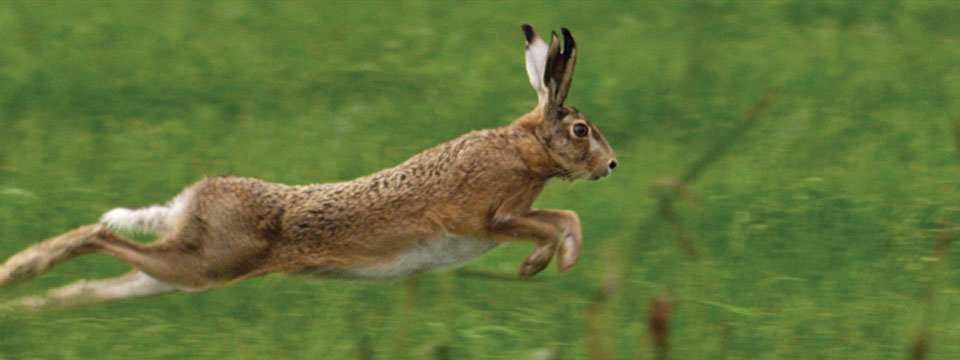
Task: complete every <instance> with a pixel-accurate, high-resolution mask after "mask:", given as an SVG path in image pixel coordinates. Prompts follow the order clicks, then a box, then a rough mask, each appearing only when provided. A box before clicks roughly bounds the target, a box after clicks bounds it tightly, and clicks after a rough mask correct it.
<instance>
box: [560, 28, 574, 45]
mask: <svg viewBox="0 0 960 360" xmlns="http://www.w3.org/2000/svg"><path fill="white" fill-rule="evenodd" d="M560 32H562V33H563V42H564V43H570V44H571V45H573V44H575V42H574V41H573V35H572V34H570V30H567V28H565V27H561V28H560Z"/></svg>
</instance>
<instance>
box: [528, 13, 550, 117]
mask: <svg viewBox="0 0 960 360" xmlns="http://www.w3.org/2000/svg"><path fill="white" fill-rule="evenodd" d="M523 35H524V36H525V37H526V39H527V46H526V50H525V53H526V58H527V76H529V77H530V85H532V86H533V89H534V90H536V91H537V97H538V98H539V103H540V104H543V103H544V102H545V101H547V97H548V93H549V90H548V89H547V84H546V83H545V82H544V79H545V77H544V70H545V69H546V67H547V43H545V42H543V39H541V38H540V35H537V31H536V30H534V29H533V26H530V24H523Z"/></svg>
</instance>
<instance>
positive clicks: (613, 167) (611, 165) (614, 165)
mask: <svg viewBox="0 0 960 360" xmlns="http://www.w3.org/2000/svg"><path fill="white" fill-rule="evenodd" d="M616 167H617V161H616V160H610V170H613V169H615V168H616Z"/></svg>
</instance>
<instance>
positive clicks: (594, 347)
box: [583, 254, 619, 360]
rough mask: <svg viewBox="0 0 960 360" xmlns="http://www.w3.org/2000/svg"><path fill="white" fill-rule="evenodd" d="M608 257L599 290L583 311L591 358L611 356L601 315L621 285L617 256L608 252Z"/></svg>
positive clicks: (604, 359) (593, 359)
mask: <svg viewBox="0 0 960 360" xmlns="http://www.w3.org/2000/svg"><path fill="white" fill-rule="evenodd" d="M606 257H607V258H608V259H611V260H608V264H610V265H609V268H608V269H607V271H606V272H605V273H604V276H603V280H602V281H601V282H600V286H599V287H598V288H597V291H596V292H594V293H593V296H591V297H590V302H589V304H588V305H587V308H586V309H585V310H584V312H583V326H584V336H585V337H586V345H587V353H588V354H589V358H590V359H591V360H606V359H610V358H611V357H610V351H608V349H607V346H606V345H605V344H604V342H605V341H606V339H607V338H608V337H607V336H606V335H605V334H604V331H603V326H602V325H601V324H602V323H603V322H602V321H601V319H600V317H601V315H602V314H603V309H604V308H605V307H606V305H607V303H608V301H609V299H610V298H611V296H612V295H613V293H614V292H615V291H616V289H617V288H618V287H619V285H618V284H619V281H618V279H617V276H618V274H619V271H618V269H617V266H616V265H615V264H616V260H614V259H615V256H614V255H613V254H608V256H606Z"/></svg>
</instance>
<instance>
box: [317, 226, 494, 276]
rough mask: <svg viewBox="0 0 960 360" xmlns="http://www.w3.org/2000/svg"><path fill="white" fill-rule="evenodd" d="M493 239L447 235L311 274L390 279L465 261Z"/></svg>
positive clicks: (488, 247)
mask: <svg viewBox="0 0 960 360" xmlns="http://www.w3.org/2000/svg"><path fill="white" fill-rule="evenodd" d="M497 245H498V242H497V241H496V240H491V239H475V238H469V237H462V236H457V235H444V236H441V237H438V238H434V239H430V240H425V241H422V242H420V243H418V244H417V245H415V246H413V247H412V248H410V249H407V250H405V251H403V252H401V253H399V254H397V255H396V256H394V257H393V258H391V259H388V260H386V261H383V262H381V263H378V264H375V265H369V266H364V267H355V268H349V269H341V270H321V269H315V270H313V271H307V274H309V275H312V276H319V277H334V278H352V279H390V278H398V277H404V276H408V275H412V274H416V273H421V272H426V271H431V270H437V269H442V268H446V267H451V266H454V265H459V264H463V263H465V262H468V261H470V260H473V259H475V258H476V257H478V256H480V255H483V254H484V253H486V252H487V251H490V250H492V249H493V248H495V247H497Z"/></svg>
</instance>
